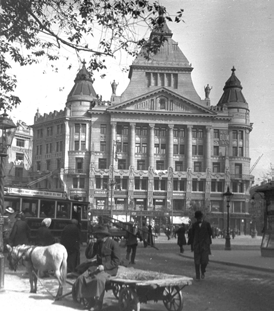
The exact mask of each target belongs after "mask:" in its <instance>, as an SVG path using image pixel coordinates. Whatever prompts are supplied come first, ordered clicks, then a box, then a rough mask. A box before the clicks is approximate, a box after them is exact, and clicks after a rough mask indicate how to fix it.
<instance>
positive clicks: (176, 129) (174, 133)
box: [173, 128, 179, 137]
mask: <svg viewBox="0 0 274 311" xmlns="http://www.w3.org/2000/svg"><path fill="white" fill-rule="evenodd" d="M173 136H174V137H179V129H178V128H174V129H173Z"/></svg>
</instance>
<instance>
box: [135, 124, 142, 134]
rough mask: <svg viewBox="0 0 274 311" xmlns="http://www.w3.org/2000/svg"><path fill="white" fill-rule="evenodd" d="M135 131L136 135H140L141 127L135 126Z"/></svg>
mask: <svg viewBox="0 0 274 311" xmlns="http://www.w3.org/2000/svg"><path fill="white" fill-rule="evenodd" d="M135 133H136V135H138V136H140V135H141V127H140V126H136V129H135Z"/></svg>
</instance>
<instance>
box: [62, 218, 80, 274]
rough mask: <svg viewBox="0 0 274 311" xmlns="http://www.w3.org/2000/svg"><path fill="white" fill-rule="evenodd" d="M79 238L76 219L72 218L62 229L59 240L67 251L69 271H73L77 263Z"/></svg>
mask: <svg viewBox="0 0 274 311" xmlns="http://www.w3.org/2000/svg"><path fill="white" fill-rule="evenodd" d="M80 239H81V236H80V230H79V228H78V220H76V219H72V220H71V223H70V224H68V225H66V226H65V228H64V229H63V231H62V234H61V241H60V242H61V244H63V245H64V246H65V248H66V250H67V252H68V259H67V264H68V265H67V267H68V268H67V269H68V272H69V273H70V272H74V270H75V268H76V267H77V266H78V264H79V252H80Z"/></svg>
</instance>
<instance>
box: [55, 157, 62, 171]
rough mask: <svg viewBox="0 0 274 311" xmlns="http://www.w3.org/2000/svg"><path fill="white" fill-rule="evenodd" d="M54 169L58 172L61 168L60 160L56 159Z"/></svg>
mask: <svg viewBox="0 0 274 311" xmlns="http://www.w3.org/2000/svg"><path fill="white" fill-rule="evenodd" d="M56 168H57V169H58V170H60V169H61V168H62V159H60V158H59V159H56Z"/></svg>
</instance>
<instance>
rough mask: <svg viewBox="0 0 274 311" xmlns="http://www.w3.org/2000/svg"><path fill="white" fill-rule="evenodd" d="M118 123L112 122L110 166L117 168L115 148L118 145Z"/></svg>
mask: <svg viewBox="0 0 274 311" xmlns="http://www.w3.org/2000/svg"><path fill="white" fill-rule="evenodd" d="M116 125H117V123H116V122H111V143H110V148H111V150H110V164H112V165H114V166H115V161H114V157H115V154H114V153H115V148H116V147H115V146H114V145H116Z"/></svg>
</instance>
